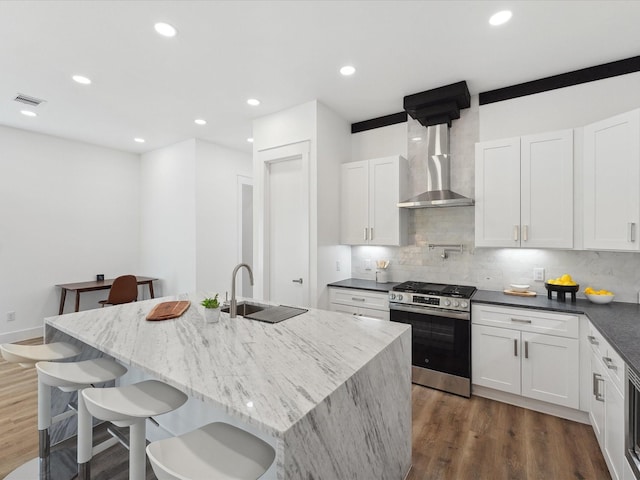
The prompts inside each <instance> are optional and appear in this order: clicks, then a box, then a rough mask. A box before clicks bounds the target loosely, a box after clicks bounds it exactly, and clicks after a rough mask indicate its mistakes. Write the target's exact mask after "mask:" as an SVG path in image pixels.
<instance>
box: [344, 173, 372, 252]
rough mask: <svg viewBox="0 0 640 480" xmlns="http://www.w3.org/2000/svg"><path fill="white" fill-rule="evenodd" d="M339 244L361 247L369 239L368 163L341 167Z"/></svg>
mask: <svg viewBox="0 0 640 480" xmlns="http://www.w3.org/2000/svg"><path fill="white" fill-rule="evenodd" d="M340 190H341V199H340V206H341V212H340V242H341V243H343V244H347V245H362V244H366V243H368V238H369V230H368V228H369V162H368V161H362V162H353V163H345V164H344V165H342V185H341V189H340Z"/></svg>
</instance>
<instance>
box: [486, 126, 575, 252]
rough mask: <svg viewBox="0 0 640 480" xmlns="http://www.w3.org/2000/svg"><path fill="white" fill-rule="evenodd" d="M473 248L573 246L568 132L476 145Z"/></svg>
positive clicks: (571, 182)
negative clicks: (474, 238)
mask: <svg viewBox="0 0 640 480" xmlns="http://www.w3.org/2000/svg"><path fill="white" fill-rule="evenodd" d="M475 218H476V229H475V232H476V242H475V243H476V246H477V247H531V248H572V247H573V130H561V131H557V132H548V133H542V134H537V135H527V136H523V137H518V138H509V139H504V140H495V141H490V142H482V143H477V144H476V216H475Z"/></svg>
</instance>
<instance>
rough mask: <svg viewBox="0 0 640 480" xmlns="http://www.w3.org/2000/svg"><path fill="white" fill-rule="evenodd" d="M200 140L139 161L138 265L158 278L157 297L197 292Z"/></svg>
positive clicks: (160, 151)
mask: <svg viewBox="0 0 640 480" xmlns="http://www.w3.org/2000/svg"><path fill="white" fill-rule="evenodd" d="M195 152H196V141H195V140H194V139H191V140H186V141H184V142H180V143H177V144H175V145H171V146H169V147H166V148H161V149H158V150H154V151H153V152H149V153H145V154H144V155H142V158H141V179H140V195H141V223H140V238H141V245H143V248H142V250H141V252H140V265H141V269H142V270H143V271H153V272H154V276H156V277H158V278H160V281H159V282H158V284H157V287H156V288H157V293H156V296H163V295H175V294H178V293H183V292H191V291H195V290H196V250H195V245H196V190H195V186H196V177H195V172H196V156H195Z"/></svg>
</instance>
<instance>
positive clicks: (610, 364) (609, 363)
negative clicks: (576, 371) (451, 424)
mask: <svg viewBox="0 0 640 480" xmlns="http://www.w3.org/2000/svg"><path fill="white" fill-rule="evenodd" d="M602 361H603V362H604V364H605V365H606V366H607V368H608V369H611V370H618V367H617V366H616V365H615V364H614V363H613V360H611V359H610V358H609V357H602Z"/></svg>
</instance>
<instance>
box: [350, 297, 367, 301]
mask: <svg viewBox="0 0 640 480" xmlns="http://www.w3.org/2000/svg"><path fill="white" fill-rule="evenodd" d="M351 300H353V301H354V302H365V301H366V300H367V299H366V298H362V297H351Z"/></svg>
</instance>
